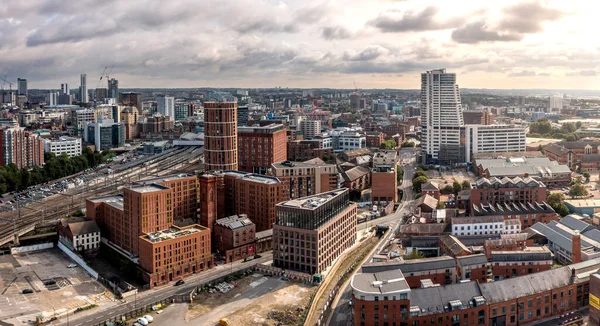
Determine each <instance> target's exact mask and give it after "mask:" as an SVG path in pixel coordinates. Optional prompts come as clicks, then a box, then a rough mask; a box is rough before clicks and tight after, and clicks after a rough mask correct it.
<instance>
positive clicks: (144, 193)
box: [86, 175, 213, 287]
mask: <svg viewBox="0 0 600 326" xmlns="http://www.w3.org/2000/svg"><path fill="white" fill-rule="evenodd" d="M155 181H157V182H161V183H163V184H168V185H170V186H172V187H173V188H171V187H169V186H165V185H161V184H158V183H149V182H148V181H146V182H143V181H142V182H141V183H140V184H133V185H131V186H128V187H125V188H123V190H122V191H123V194H122V195H117V196H108V197H100V198H93V199H87V200H86V214H87V218H88V219H91V220H95V221H96V223H98V226H99V227H100V230H101V231H102V237H104V238H106V239H107V240H108V241H109V243H108V244H109V245H110V247H111V248H113V249H114V250H115V251H116V252H118V253H120V254H122V255H124V256H126V257H128V259H133V258H135V257H136V256H137V257H138V258H139V267H140V273H141V276H142V277H143V279H144V280H145V281H146V282H147V283H148V284H149V285H150V286H151V287H153V286H157V285H161V284H165V283H167V282H170V281H172V280H177V279H181V278H183V277H185V276H188V275H191V274H193V273H196V272H199V271H201V270H205V269H207V268H210V267H212V259H213V258H212V254H211V239H210V232H211V231H210V229H209V228H207V227H203V226H201V225H198V224H192V225H189V226H187V227H181V228H180V227H177V226H175V224H174V223H175V221H174V213H175V212H181V213H180V214H182V217H184V216H186V215H187V216H191V217H193V216H195V214H194V212H195V210H192V209H190V208H189V206H190V205H193V203H194V202H197V199H196V198H197V197H196V194H195V191H194V190H192V189H189V188H190V187H191V186H192V187H196V185H197V182H195V181H193V180H192V179H191V178H190V177H189V176H187V175H184V176H180V177H177V176H172V177H164V178H158V179H155ZM186 186H187V189H185V187H186ZM177 205H182V206H183V208H176V207H175V206H177ZM192 245H193V250H192V249H189V248H191V246H192ZM184 248H185V249H184ZM188 249H189V250H188ZM161 256H162V258H161Z"/></svg>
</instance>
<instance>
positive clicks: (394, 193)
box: [371, 151, 398, 203]
mask: <svg viewBox="0 0 600 326" xmlns="http://www.w3.org/2000/svg"><path fill="white" fill-rule="evenodd" d="M397 164H398V153H397V152H396V151H379V152H376V153H375V154H374V155H373V169H372V171H371V199H372V200H373V202H379V203H382V202H385V203H391V202H394V203H395V202H397V201H398V179H397V176H398V174H397V173H398V172H397V169H396V166H397Z"/></svg>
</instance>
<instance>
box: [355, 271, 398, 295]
mask: <svg viewBox="0 0 600 326" xmlns="http://www.w3.org/2000/svg"><path fill="white" fill-rule="evenodd" d="M350 285H351V286H352V288H353V289H355V290H358V291H360V292H361V293H369V294H388V293H400V292H406V293H408V292H410V287H409V286H408V283H407V282H406V279H405V278H404V275H403V274H402V272H401V271H400V270H399V269H394V270H389V271H385V272H378V273H358V274H356V275H354V277H352V281H351V283H350Z"/></svg>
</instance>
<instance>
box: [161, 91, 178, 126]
mask: <svg viewBox="0 0 600 326" xmlns="http://www.w3.org/2000/svg"><path fill="white" fill-rule="evenodd" d="M156 110H157V111H158V113H160V114H162V115H164V116H165V117H171V120H173V121H175V98H174V97H171V96H164V95H158V96H157V97H156Z"/></svg>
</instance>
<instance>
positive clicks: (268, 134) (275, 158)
mask: <svg viewBox="0 0 600 326" xmlns="http://www.w3.org/2000/svg"><path fill="white" fill-rule="evenodd" d="M285 160H287V136H286V127H285V126H284V125H282V124H271V125H268V126H265V127H258V126H252V127H239V128H238V166H239V170H240V171H245V172H249V173H258V174H265V173H266V172H267V170H268V169H269V168H270V167H271V164H273V163H275V162H282V161H285Z"/></svg>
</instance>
